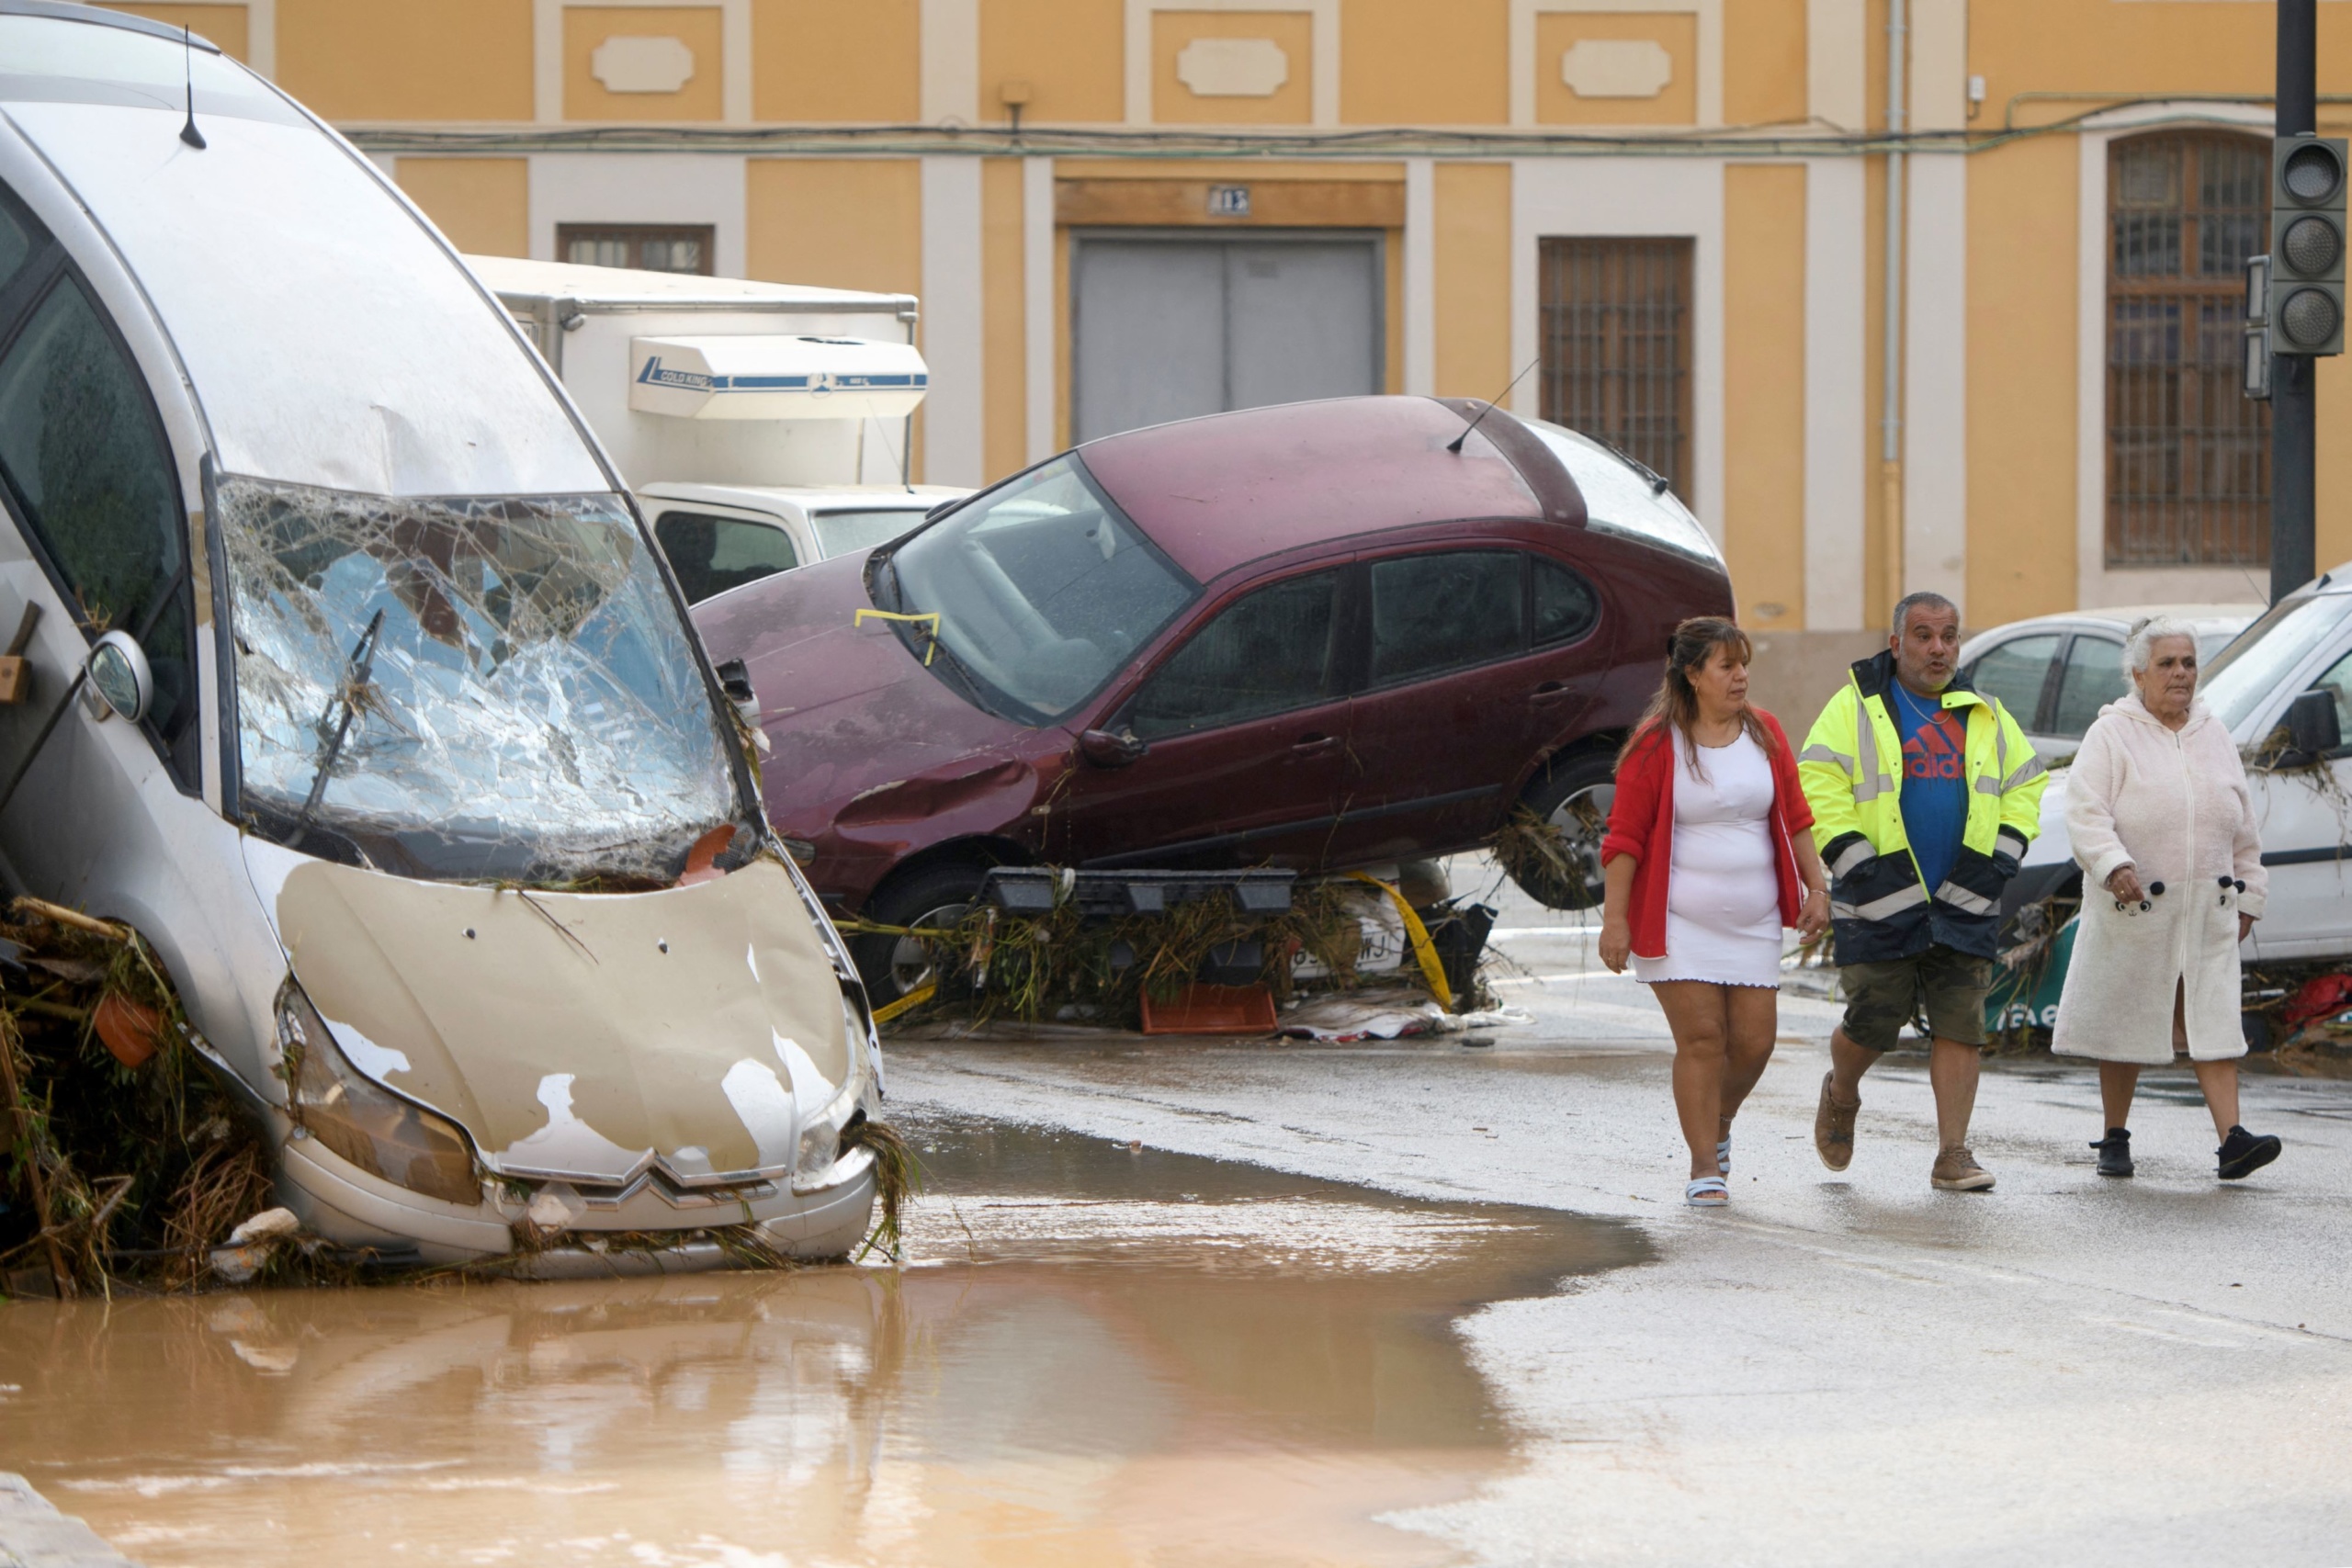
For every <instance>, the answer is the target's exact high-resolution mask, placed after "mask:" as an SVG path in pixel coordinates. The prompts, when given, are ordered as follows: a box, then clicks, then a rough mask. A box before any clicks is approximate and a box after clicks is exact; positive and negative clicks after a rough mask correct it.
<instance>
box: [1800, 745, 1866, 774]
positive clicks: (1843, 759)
mask: <svg viewBox="0 0 2352 1568" xmlns="http://www.w3.org/2000/svg"><path fill="white" fill-rule="evenodd" d="M1797 761H1800V762H1835V763H1837V764H1838V766H1839V767H1841V768H1843V769H1845V770H1846V771H1847V772H1848V773H1852V772H1853V771H1854V759H1852V758H1851V757H1849V756H1847V755H1846V754H1845V753H1844V752H1842V751H1832V750H1830V749H1829V748H1828V747H1826V746H1808V747H1806V748H1805V749H1804V753H1803V754H1802V755H1800V756H1799V757H1798V758H1797Z"/></svg>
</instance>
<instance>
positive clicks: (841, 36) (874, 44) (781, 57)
mask: <svg viewBox="0 0 2352 1568" xmlns="http://www.w3.org/2000/svg"><path fill="white" fill-rule="evenodd" d="M992 3H993V0H992ZM921 18H922V6H921V3H920V0H856V4H854V5H843V4H842V0H752V117H753V118H757V119H781V120H818V121H831V120H864V121H870V122H873V123H876V124H883V125H911V124H913V123H914V122H915V121H916V120H917V119H918V118H921V117H922V53H921V51H922V37H921V31H920V24H921Z"/></svg>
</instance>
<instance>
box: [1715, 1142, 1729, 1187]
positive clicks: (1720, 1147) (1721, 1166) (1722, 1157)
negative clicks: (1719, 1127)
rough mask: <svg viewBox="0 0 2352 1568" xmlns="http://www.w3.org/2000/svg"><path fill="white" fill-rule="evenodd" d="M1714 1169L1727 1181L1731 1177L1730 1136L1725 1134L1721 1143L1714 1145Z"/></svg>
mask: <svg viewBox="0 0 2352 1568" xmlns="http://www.w3.org/2000/svg"><path fill="white" fill-rule="evenodd" d="M1715 1168H1716V1169H1717V1170H1719V1171H1721V1172H1722V1173H1723V1174H1724V1177H1725V1178H1726V1179H1728V1178H1729V1177H1730V1175H1731V1134H1729V1133H1725V1134H1724V1138H1723V1142H1721V1143H1719V1144H1717V1145H1715Z"/></svg>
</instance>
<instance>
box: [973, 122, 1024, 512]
mask: <svg viewBox="0 0 2352 1568" xmlns="http://www.w3.org/2000/svg"><path fill="white" fill-rule="evenodd" d="M1021 219H1022V210H1021V161H1020V160H1019V159H1018V158H990V159H989V160H988V162H987V163H986V164H982V165H981V168H980V288H981V291H982V301H983V302H982V306H981V322H980V330H981V340H980V353H981V355H982V362H983V364H984V365H985V366H986V369H985V371H984V375H985V376H986V378H987V386H986V389H985V392H984V394H983V395H984V399H985V401H984V406H983V410H982V413H981V419H980V431H981V441H982V453H983V457H984V461H985V463H986V467H987V469H988V478H989V479H990V480H991V481H993V480H996V479H1002V478H1004V476H1005V475H1007V474H1011V473H1016V472H1018V471H1019V470H1020V469H1021V468H1023V467H1025V466H1026V465H1027V462H1028V457H1029V402H1028V399H1029V371H1028V355H1029V339H1028V333H1027V328H1028V311H1027V310H1026V299H1025V296H1024V294H1023V289H1024V288H1025V274H1024V271H1023V232H1022V221H1021Z"/></svg>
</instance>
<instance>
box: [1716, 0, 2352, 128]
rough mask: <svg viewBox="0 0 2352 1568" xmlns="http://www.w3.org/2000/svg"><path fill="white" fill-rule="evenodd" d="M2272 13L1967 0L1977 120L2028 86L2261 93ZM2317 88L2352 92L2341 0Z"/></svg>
mask: <svg viewBox="0 0 2352 1568" xmlns="http://www.w3.org/2000/svg"><path fill="white" fill-rule="evenodd" d="M1740 3H1746V0H1740ZM2277 17H2278V13H2277V10H2276V8H2275V7H2274V6H2267V5H2252V6H2250V5H2246V4H2244V3H2243V0H2172V3H2168V4H2164V5H2119V4H2117V3H2116V0H2030V4H2001V5H1981V4H1980V5H1976V6H1971V7H1970V9H1969V19H1968V28H1969V32H1968V68H1969V70H1970V71H1972V72H1974V73H1978V74H1981V75H1982V76H1984V78H1985V88H1986V101H1985V107H1984V108H1983V109H1982V110H1981V111H1980V112H1979V115H1978V120H1979V123H1980V124H1986V125H1992V126H1997V125H1998V124H2000V123H2001V121H2002V118H2003V116H2004V115H2005V114H2006V113H2007V111H2008V109H2009V108H2010V107H2011V104H2010V101H2011V99H2012V97H2013V96H2014V95H2016V94H2018V93H2020V92H2027V91H2032V92H2040V93H2060V94H2069V95H2087V94H2100V93H2107V94H2115V93H2128V94H2160V93H2166V92H2199V93H2246V94H2252V95H2262V96H2267V94H2268V93H2269V92H2270V89H2271V85H2272V79H2273V76H2274V74H2275V73H2276V71H2277V68H2278V52H2277V51H2278V30H2277V29H2278V20H2277ZM1872 36H1873V37H1874V38H1876V37H1881V36H1883V35H1881V34H1877V33H1873V35H1872ZM2319 45H2320V48H2319V90H2320V91H2321V92H2322V93H2346V92H2352V13H2347V10H2346V7H2345V6H2338V5H2324V6H2320V7H2319ZM2015 107H2016V113H2017V119H2018V123H2020V124H2028V125H2031V124H2037V123H2048V122H2050V121H2052V120H2056V119H2061V118H2065V117H2066V116H2068V115H2072V114H2079V113H2081V112H2083V111H2084V110H2085V109H2086V108H2093V107H2097V104H2096V103H2095V102H2092V101H2087V100H2086V99H2083V98H2076V97H2069V98H2065V99H2063V100H2059V101H2042V102H2027V103H2021V104H2018V105H2016V106H2015Z"/></svg>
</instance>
